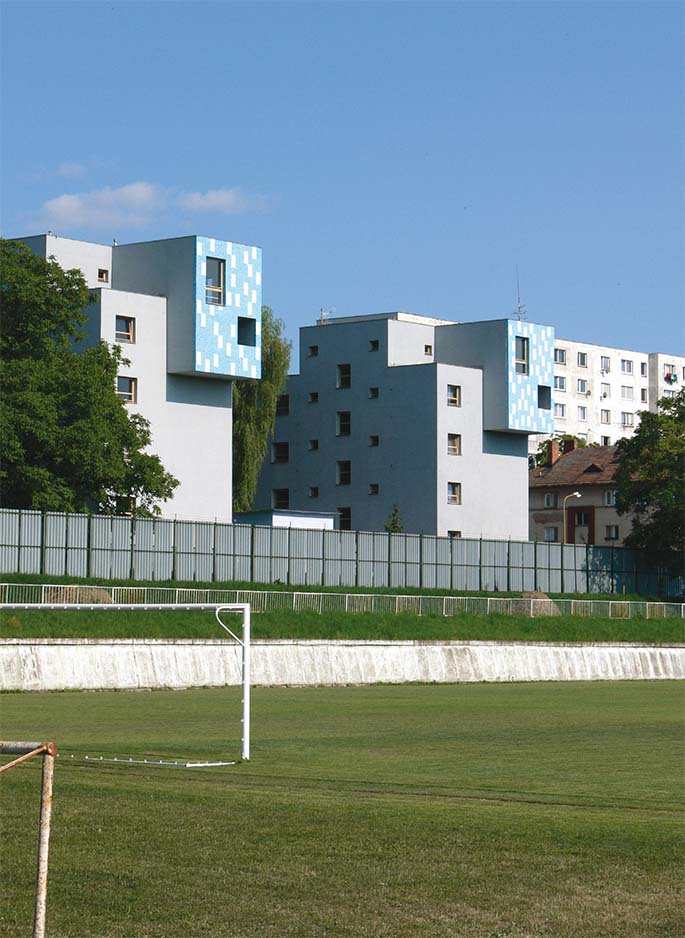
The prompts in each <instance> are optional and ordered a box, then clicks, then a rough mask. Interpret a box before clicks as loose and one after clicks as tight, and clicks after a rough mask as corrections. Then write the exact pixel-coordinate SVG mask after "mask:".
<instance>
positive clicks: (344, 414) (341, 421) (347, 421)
mask: <svg viewBox="0 0 685 938" xmlns="http://www.w3.org/2000/svg"><path fill="white" fill-rule="evenodd" d="M336 417H337V420H336V426H337V429H336V433H337V435H338V436H349V435H350V429H351V418H350V412H349V410H339V411H338V413H337V415H336Z"/></svg>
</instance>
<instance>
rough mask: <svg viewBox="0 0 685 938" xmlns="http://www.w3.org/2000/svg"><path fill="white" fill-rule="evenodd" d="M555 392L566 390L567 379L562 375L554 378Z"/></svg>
mask: <svg viewBox="0 0 685 938" xmlns="http://www.w3.org/2000/svg"><path fill="white" fill-rule="evenodd" d="M554 390H555V391H565V390H566V378H564V377H562V376H561V375H555V376H554Z"/></svg>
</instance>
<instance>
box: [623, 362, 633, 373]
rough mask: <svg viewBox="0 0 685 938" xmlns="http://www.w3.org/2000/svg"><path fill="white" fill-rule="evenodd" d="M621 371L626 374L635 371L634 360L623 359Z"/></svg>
mask: <svg viewBox="0 0 685 938" xmlns="http://www.w3.org/2000/svg"><path fill="white" fill-rule="evenodd" d="M621 371H622V372H623V374H624V375H632V373H633V362H632V360H631V359H630V358H622V359H621Z"/></svg>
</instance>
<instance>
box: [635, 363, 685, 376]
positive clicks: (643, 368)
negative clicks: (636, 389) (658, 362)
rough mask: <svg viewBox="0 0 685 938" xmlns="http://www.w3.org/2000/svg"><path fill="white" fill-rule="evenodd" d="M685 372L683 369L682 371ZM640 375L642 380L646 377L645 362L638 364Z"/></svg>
mask: <svg viewBox="0 0 685 938" xmlns="http://www.w3.org/2000/svg"><path fill="white" fill-rule="evenodd" d="M683 371H684V372H685V369H683ZM640 374H641V375H642V377H643V378H646V377H647V362H640Z"/></svg>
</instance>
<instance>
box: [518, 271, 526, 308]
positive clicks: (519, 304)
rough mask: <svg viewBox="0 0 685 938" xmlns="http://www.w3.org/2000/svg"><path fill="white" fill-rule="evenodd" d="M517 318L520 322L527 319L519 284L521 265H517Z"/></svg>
mask: <svg viewBox="0 0 685 938" xmlns="http://www.w3.org/2000/svg"><path fill="white" fill-rule="evenodd" d="M516 318H517V319H518V321H519V322H521V321H522V320H524V319H525V318H526V307H525V306H524V305H523V303H522V302H521V286H520V284H519V265H518V264H517V265H516Z"/></svg>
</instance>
